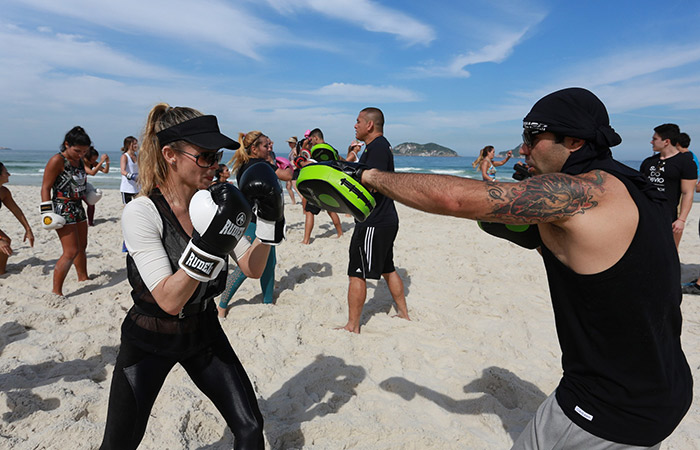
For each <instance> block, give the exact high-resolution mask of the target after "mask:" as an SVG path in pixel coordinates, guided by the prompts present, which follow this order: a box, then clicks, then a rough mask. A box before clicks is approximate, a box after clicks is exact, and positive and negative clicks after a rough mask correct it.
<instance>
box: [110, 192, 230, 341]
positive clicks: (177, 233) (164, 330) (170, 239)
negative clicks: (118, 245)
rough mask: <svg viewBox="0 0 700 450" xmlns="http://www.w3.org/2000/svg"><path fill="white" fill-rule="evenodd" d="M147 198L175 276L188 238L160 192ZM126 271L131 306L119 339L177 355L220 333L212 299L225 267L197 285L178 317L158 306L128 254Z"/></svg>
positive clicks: (220, 287)
mask: <svg viewBox="0 0 700 450" xmlns="http://www.w3.org/2000/svg"><path fill="white" fill-rule="evenodd" d="M149 198H150V199H151V201H153V203H154V204H155V206H156V209H157V210H158V213H159V214H160V217H161V220H162V221H163V238H162V242H163V246H164V247H165V251H166V253H167V254H168V259H169V260H170V267H171V268H172V270H173V273H175V272H177V270H178V269H179V264H178V260H179V259H180V255H182V252H183V251H184V250H185V247H187V244H188V242H189V240H190V237H189V236H188V235H187V233H186V232H185V230H184V229H183V228H182V226H181V225H180V222H179V221H178V220H177V218H176V217H175V214H174V213H173V212H172V210H171V209H170V205H168V202H167V201H166V200H165V198H164V197H163V195H162V194H161V193H160V191H158V190H156V191H154V193H153V194H151V195H150V196H149ZM126 270H127V275H128V278H129V284H130V285H131V288H132V290H131V297H132V299H133V300H134V306H133V307H132V308H131V309H130V310H129V312H128V313H127V316H126V319H125V320H124V323H123V324H122V338H123V339H126V340H128V341H129V342H130V343H132V344H134V345H136V346H138V347H140V348H143V349H144V350H146V351H149V352H153V353H161V354H178V355H181V354H183V353H188V352H190V351H196V350H197V349H199V348H202V347H203V346H206V345H208V344H209V343H210V342H211V340H212V339H213V338H214V337H215V336H216V335H218V334H219V332H223V331H221V325H220V324H219V320H218V319H217V318H216V308H215V307H214V302H213V301H212V299H213V298H214V297H216V296H217V295H219V294H220V293H221V292H223V290H224V287H225V286H226V276H227V274H228V264H225V265H224V268H223V269H222V270H221V272H220V273H219V275H218V276H217V277H216V279H214V280H212V281H209V282H207V283H200V284H199V286H197V289H196V290H195V291H194V293H193V294H192V296H191V297H190V299H189V300H188V301H187V303H186V304H185V307H184V308H183V314H182V315H181V316H173V315H170V314H168V313H166V312H165V311H163V310H162V309H161V308H160V307H159V306H158V304H157V303H156V300H155V299H154V298H153V295H152V294H151V291H150V290H149V289H148V287H147V286H146V285H145V283H144V282H143V280H142V279H141V275H140V274H139V271H138V269H137V267H136V264H135V263H134V260H133V258H131V256H130V255H127V257H126Z"/></svg>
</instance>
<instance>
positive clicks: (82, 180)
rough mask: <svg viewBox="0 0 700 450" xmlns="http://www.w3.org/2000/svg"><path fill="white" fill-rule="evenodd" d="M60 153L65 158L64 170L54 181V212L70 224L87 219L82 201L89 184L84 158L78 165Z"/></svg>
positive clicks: (52, 199)
mask: <svg viewBox="0 0 700 450" xmlns="http://www.w3.org/2000/svg"><path fill="white" fill-rule="evenodd" d="M59 155H61V158H63V172H61V173H60V174H59V175H58V176H57V177H56V180H55V181H54V182H53V197H52V198H51V201H52V202H53V210H54V212H55V213H56V214H58V215H60V216H61V217H63V218H64V219H66V225H70V224H74V223H78V222H82V221H84V220H87V215H86V214H85V209H84V208H83V202H82V200H83V197H84V196H85V188H86V186H87V173H86V172H85V166H83V160H82V159H81V160H80V161H79V164H78V166H77V167H76V166H74V165H72V164H71V163H70V161H68V159H67V158H66V157H65V156H64V155H63V153H59Z"/></svg>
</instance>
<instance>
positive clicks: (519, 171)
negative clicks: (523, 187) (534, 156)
mask: <svg viewBox="0 0 700 450" xmlns="http://www.w3.org/2000/svg"><path fill="white" fill-rule="evenodd" d="M513 169H515V172H513V178H514V179H516V180H518V181H522V180H524V179H525V178H530V177H531V176H532V174H531V173H530V169H529V168H528V167H527V166H526V165H524V164H516V165H514V166H513Z"/></svg>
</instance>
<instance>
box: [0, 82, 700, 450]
mask: <svg viewBox="0 0 700 450" xmlns="http://www.w3.org/2000/svg"><path fill="white" fill-rule="evenodd" d="M384 124H385V117H384V114H383V112H382V111H381V110H380V109H378V108H375V107H368V108H364V109H363V110H361V111H360V112H359V113H358V115H357V118H356V121H355V124H354V131H355V139H356V140H354V141H352V142H351V143H350V145H349V146H348V149H347V152H346V153H345V155H341V154H339V152H338V151H337V150H336V149H335V148H334V147H333V146H332V145H330V144H328V143H327V142H325V140H324V135H323V132H322V131H321V129H320V128H313V129H309V130H307V131H306V132H305V133H304V137H303V138H302V139H298V138H297V136H292V137H290V138H289V139H287V141H286V142H287V144H288V146H289V152H288V154H287V155H286V157H284V156H277V155H276V154H275V152H274V149H273V146H274V143H273V141H272V140H271V139H270V137H269V136H267V135H265V134H264V133H263V132H262V131H260V130H253V131H248V132H242V133H239V134H238V139H237V140H234V139H231V138H229V137H228V136H226V135H225V134H224V133H222V132H221V130H220V128H219V123H218V121H217V118H216V117H215V116H213V115H206V114H204V113H202V112H200V111H198V110H196V109H193V108H188V107H171V106H170V105H168V104H165V103H160V104H157V105H155V106H154V107H153V108H152V109H151V111H150V112H149V114H148V117H147V118H146V124H145V127H144V133H143V135H142V136H141V139H140V146H139V140H138V139H137V138H135V137H133V136H127V137H126V138H125V139H124V142H123V147H122V149H121V150H122V156H121V158H120V173H121V185H120V189H119V190H120V192H121V196H122V203H123V205H124V209H123V213H122V222H121V227H122V232H123V238H124V240H123V244H122V245H123V248H122V251H123V252H124V253H125V257H126V271H127V274H128V280H129V284H130V286H131V289H132V291H131V296H132V298H133V300H134V305H133V307H132V308H130V309H129V310H128V311H127V313H126V315H125V317H124V319H123V324H122V327H121V339H120V342H121V343H120V348H119V353H118V356H117V360H116V363H115V368H114V371H113V375H112V381H111V388H110V395H109V402H108V406H107V410H108V413H107V420H106V424H105V431H104V438H103V442H102V445H101V447H100V448H102V449H112V448H114V449H117V448H118V449H125V448H136V447H138V445H139V443H140V441H141V439H142V437H143V435H144V432H145V430H146V426H147V422H148V418H149V415H150V411H151V408H152V406H153V404H154V402H155V400H156V397H157V395H158V392H159V390H160V388H161V386H162V385H163V383H164V382H165V379H166V377H167V375H168V373H170V371H171V370H172V368H173V367H174V366H175V365H176V364H180V365H182V366H183V367H184V368H185V369H186V371H187V373H188V375H189V376H190V377H191V378H192V380H193V381H194V383H195V384H196V385H197V387H198V388H199V389H200V390H201V391H202V392H203V393H204V394H205V395H206V396H207V397H208V398H209V399H211V401H212V402H213V404H214V405H215V406H216V408H217V409H218V410H219V412H220V413H221V415H222V416H223V417H224V419H225V420H226V423H227V425H228V426H229V428H230V429H231V431H232V433H233V435H234V437H235V448H239V449H251V448H257V449H261V448H264V438H263V423H264V419H263V416H262V413H261V411H260V408H259V407H258V403H257V395H256V393H255V390H254V387H253V385H252V384H251V382H250V380H249V378H248V376H247V374H246V372H245V369H244V367H243V365H242V364H241V362H240V360H239V359H238V357H237V356H236V353H235V351H234V349H233V347H232V346H231V344H230V343H229V341H228V338H227V336H226V334H225V333H224V330H223V328H222V326H221V320H222V319H224V318H225V317H226V314H227V312H228V309H229V303H230V301H231V299H232V298H233V296H234V295H235V294H236V292H237V290H238V289H239V288H240V286H241V285H242V283H243V282H244V281H245V280H246V279H247V278H254V279H259V280H260V286H261V290H262V297H263V303H266V304H273V303H274V290H275V285H274V283H275V266H276V262H277V259H276V258H277V253H276V252H277V247H278V246H279V245H280V244H281V243H282V242H283V241H284V240H285V239H286V220H285V208H286V206H285V203H286V202H285V197H284V189H283V186H284V187H286V191H287V194H288V195H289V198H290V201H291V205H293V206H294V207H296V205H297V203H298V202H297V201H296V196H298V197H299V198H300V200H301V201H300V202H299V207H300V208H302V210H303V212H304V234H303V239H302V240H301V244H305V245H309V244H311V243H312V233H313V228H314V222H315V218H316V216H317V215H319V214H320V212H321V211H325V212H326V213H327V214H328V216H329V218H330V220H331V222H332V224H333V227H334V229H335V232H336V236H337V238H341V237H342V236H343V234H344V231H343V227H342V223H341V220H340V217H341V216H344V215H347V216H348V217H352V218H353V219H354V227H353V233H352V237H351V239H350V243H349V248H348V266H347V273H346V274H347V277H348V278H347V280H348V287H347V303H348V320H347V323H346V324H345V325H344V326H342V327H339V328H338V329H339V330H346V331H348V332H351V333H358V334H359V333H360V327H361V317H362V310H363V306H364V304H365V301H366V296H367V288H368V286H367V280H368V279H369V280H380V279H384V280H385V282H386V285H387V287H388V290H389V292H390V294H391V297H392V299H393V302H394V305H395V308H396V311H397V315H396V317H398V318H402V319H405V320H410V317H409V312H408V306H407V302H406V298H405V295H404V283H403V280H402V278H401V276H400V275H399V274H398V272H397V271H396V267H395V265H394V252H393V250H394V242H395V240H396V239H397V236H398V231H399V215H398V213H397V210H396V206H395V202H400V203H403V204H405V205H407V206H409V207H411V208H415V209H419V210H422V211H425V212H427V213H432V214H439V215H451V216H456V217H461V218H466V219H472V220H478V221H479V222H480V223H483V224H488V226H482V229H483V230H484V231H485V232H487V233H489V234H492V235H494V236H496V237H498V238H501V239H506V240H509V241H510V242H513V243H514V244H516V245H519V246H522V247H526V248H530V249H535V248H536V249H537V251H539V252H540V254H541V256H542V258H543V261H544V266H545V270H546V273H547V276H548V279H549V287H550V291H551V298H552V303H553V307H554V316H555V322H556V329H557V333H558V337H559V342H560V346H561V350H562V366H563V367H562V368H563V376H562V378H561V381H560V384H559V386H558V387H557V389H556V390H555V392H554V393H552V395H551V396H549V397H548V398H547V400H545V401H544V403H542V405H541V406H540V408H539V410H538V411H537V413H536V415H535V417H534V418H533V419H532V421H531V422H530V424H529V425H528V426H527V427H526V429H525V430H524V431H523V433H522V435H521V436H520V437H519V438H518V439H517V440H516V442H515V443H514V446H513V448H516V449H531V448H614V449H623V448H625V449H627V448H659V447H660V445H661V442H662V441H663V439H665V438H666V437H668V436H669V435H670V434H671V432H672V431H673V430H674V429H675V428H676V426H677V425H678V424H679V423H680V421H681V419H682V418H683V416H684V415H685V414H686V412H687V411H688V408H689V407H690V402H691V399H692V377H691V374H690V368H689V367H688V364H687V362H686V359H685V356H684V354H683V351H682V349H681V342H680V335H681V312H680V304H681V299H682V295H681V294H682V292H683V293H687V294H695V295H700V277H699V278H698V280H697V281H695V280H694V281H692V282H689V283H686V284H684V285H681V280H680V262H679V258H678V245H679V243H680V239H681V236H682V234H683V231H684V225H685V222H686V220H687V217H688V213H689V212H690V208H691V207H692V199H693V193H694V192H696V190H697V191H699V192H700V188H699V187H698V183H697V182H698V173H699V169H698V164H697V159H694V155H693V154H692V153H691V152H689V151H688V147H689V145H690V137H689V136H688V135H687V134H685V133H681V131H680V128H679V127H678V126H677V125H675V124H663V125H660V126H658V127H656V128H654V132H653V137H652V141H651V144H652V150H653V152H654V155H652V156H650V157H649V158H647V159H645V160H644V162H643V163H642V165H641V167H640V169H639V171H638V170H635V169H632V168H629V167H627V166H624V165H622V164H621V163H619V162H617V161H616V160H614V159H613V158H612V152H611V150H610V148H611V147H614V146H616V145H618V144H619V143H620V142H621V137H620V136H619V135H618V134H617V133H616V132H615V130H614V129H613V128H612V127H611V126H610V122H609V117H608V113H607V110H606V108H605V106H604V105H603V103H602V102H601V101H600V100H599V99H598V98H597V97H596V96H595V95H594V94H593V93H591V92H590V91H587V90H585V89H580V88H569V89H563V90H560V91H556V92H553V93H551V94H549V95H547V96H545V97H543V98H542V99H540V100H539V101H537V102H536V103H535V105H534V106H533V107H532V109H531V110H530V112H529V113H528V114H527V115H526V116H525V118H524V120H523V135H522V138H523V144H522V146H521V147H520V150H519V151H520V154H521V155H523V156H524V157H525V164H518V165H516V170H515V173H514V174H513V178H515V180H514V181H513V182H498V181H496V179H495V172H496V167H499V166H502V165H503V164H505V162H506V161H508V160H509V159H510V158H511V157H512V152H507V153H506V157H505V159H502V160H499V161H497V160H495V159H494V158H495V149H494V147H493V146H485V147H484V148H483V149H482V150H481V151H480V154H479V157H478V158H477V160H476V161H475V162H474V168H478V170H479V171H480V173H481V174H482V178H483V180H473V179H467V178H461V177H454V176H444V175H431V174H408V173H396V172H395V167H394V159H393V154H392V151H391V145H390V143H389V141H388V140H387V139H386V137H385V136H384ZM363 147H364V150H363ZM222 149H230V150H234V151H235V153H234V155H233V157H232V158H231V159H230V161H228V162H227V163H226V164H222V161H221V160H222V156H223V150H222ZM109 170H110V161H109V157H108V156H107V155H106V154H103V155H102V156H100V155H99V152H98V151H97V150H96V149H95V148H94V147H93V143H92V141H91V139H90V137H89V135H88V134H87V132H86V131H85V130H84V129H83V128H82V127H80V126H76V127H74V128H72V129H71V130H70V131H68V133H66V135H65V136H64V139H63V142H62V144H61V148H60V151H59V152H58V153H57V154H56V155H54V156H52V157H51V158H50V159H49V161H48V162H47V165H46V168H45V171H44V177H43V181H42V185H41V191H40V195H41V198H40V203H41V205H40V206H41V216H42V223H41V226H42V228H43V229H45V230H52V231H53V230H55V231H56V233H57V235H58V238H59V240H60V243H61V247H62V254H61V256H60V258H59V259H58V261H57V262H56V264H55V267H54V273H53V286H52V292H53V293H54V294H56V295H64V294H63V283H64V280H65V279H66V276H67V274H68V272H69V270H70V268H71V267H75V270H76V273H77V277H78V280H79V281H84V280H88V279H89V274H88V269H87V255H86V248H87V245H88V230H89V227H90V226H94V223H95V221H94V214H95V212H94V211H95V204H96V203H97V202H98V201H99V200H100V198H101V197H102V195H103V193H102V192H101V191H100V190H99V189H96V188H94V187H93V186H92V185H91V184H90V183H88V182H87V177H88V175H95V174H97V172H104V173H107V172H109ZM9 176H10V173H9V171H8V169H7V167H5V166H3V165H2V163H0V200H2V203H0V206H2V205H5V206H7V209H9V210H10V211H11V212H12V213H13V214H14V216H15V217H16V218H17V220H18V221H19V222H20V223H21V224H22V226H23V227H24V229H25V234H24V237H23V239H24V240H25V241H29V245H31V246H33V244H34V235H33V232H32V228H31V226H30V224H29V222H28V221H27V219H26V217H25V216H24V214H23V212H22V209H21V208H20V206H19V205H17V204H16V202H15V201H14V200H13V199H12V195H11V193H10V191H9V190H8V189H7V187H5V186H4V185H5V184H6V183H7V182H8V180H9ZM231 178H234V179H235V182H231V181H230V179H231ZM295 194H296V196H295ZM84 204H85V205H87V208H85V206H84ZM436 220H439V219H438V218H436ZM11 242H12V240H11V238H10V237H9V236H8V235H7V234H5V233H4V232H2V230H0V274H2V273H4V272H5V268H6V264H7V261H8V257H9V256H11V255H12V247H11ZM230 261H232V262H233V265H232V268H231V270H229V262H230ZM426 270H430V269H426ZM466 300H467V301H468V299H466Z"/></svg>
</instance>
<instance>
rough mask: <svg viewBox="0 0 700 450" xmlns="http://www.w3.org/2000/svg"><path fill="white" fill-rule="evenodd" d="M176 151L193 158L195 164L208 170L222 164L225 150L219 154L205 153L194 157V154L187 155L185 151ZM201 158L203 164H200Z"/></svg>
mask: <svg viewBox="0 0 700 450" xmlns="http://www.w3.org/2000/svg"><path fill="white" fill-rule="evenodd" d="M175 151H176V152H178V153H184V154H185V155H188V156H191V157H193V158H194V163H195V164H197V166H199V167H201V168H202V169H208V168H210V167H211V166H214V165H218V164H219V163H220V162H221V158H222V157H223V156H224V151H223V150H219V151H218V152H204V153H200V154H199V155H193V154H192V153H187V152H186V151H184V150H175ZM199 158H202V163H200V162H199Z"/></svg>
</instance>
